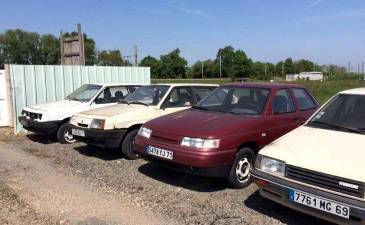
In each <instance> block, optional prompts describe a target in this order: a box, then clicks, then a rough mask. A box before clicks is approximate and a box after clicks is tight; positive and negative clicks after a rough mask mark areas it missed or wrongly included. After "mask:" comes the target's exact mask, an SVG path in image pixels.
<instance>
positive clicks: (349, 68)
mask: <svg viewBox="0 0 365 225" xmlns="http://www.w3.org/2000/svg"><path fill="white" fill-rule="evenodd" d="M347 72H348V73H351V61H349V63H348V65H347Z"/></svg>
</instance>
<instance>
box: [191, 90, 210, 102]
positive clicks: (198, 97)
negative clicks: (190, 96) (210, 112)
mask: <svg viewBox="0 0 365 225" xmlns="http://www.w3.org/2000/svg"><path fill="white" fill-rule="evenodd" d="M212 89H213V88H208V87H194V88H192V90H193V93H194V96H195V99H196V101H197V102H199V101H200V100H202V99H203V98H204V97H205V96H207V95H208V94H209V93H210V92H211V91H212Z"/></svg>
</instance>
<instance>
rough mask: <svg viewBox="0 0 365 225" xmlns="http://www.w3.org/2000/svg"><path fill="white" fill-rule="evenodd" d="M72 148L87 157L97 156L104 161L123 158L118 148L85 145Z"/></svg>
mask: <svg viewBox="0 0 365 225" xmlns="http://www.w3.org/2000/svg"><path fill="white" fill-rule="evenodd" d="M74 149H75V150H76V151H78V152H79V153H80V154H82V155H85V156H87V157H94V158H99V159H102V160H105V161H112V160H118V159H122V158H123V154H122V152H121V150H120V149H103V148H98V147H94V146H87V145H81V146H77V147H75V148H74Z"/></svg>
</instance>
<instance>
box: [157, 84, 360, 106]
mask: <svg viewBox="0 0 365 225" xmlns="http://www.w3.org/2000/svg"><path fill="white" fill-rule="evenodd" d="M230 82H231V79H223V80H220V79H166V80H165V79H164V80H152V83H204V84H224V83H230ZM292 83H296V84H299V85H302V86H304V87H306V88H308V90H310V92H311V93H312V94H313V96H314V97H315V98H316V99H317V100H318V102H320V103H321V104H323V103H324V102H326V101H327V100H328V99H329V98H330V97H332V96H333V95H334V94H336V93H337V92H339V91H343V90H347V89H351V88H357V87H365V81H359V80H336V81H323V82H321V81H294V82H292Z"/></svg>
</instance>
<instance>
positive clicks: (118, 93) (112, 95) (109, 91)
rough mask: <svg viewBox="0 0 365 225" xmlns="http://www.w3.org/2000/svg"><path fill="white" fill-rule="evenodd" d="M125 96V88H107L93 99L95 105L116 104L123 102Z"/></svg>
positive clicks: (126, 92)
mask: <svg viewBox="0 0 365 225" xmlns="http://www.w3.org/2000/svg"><path fill="white" fill-rule="evenodd" d="M127 95H128V90H127V88H126V87H125V86H116V87H108V88H105V89H104V90H103V91H102V92H101V93H100V94H99V96H98V97H97V98H96V99H95V104H108V103H116V102H119V101H121V100H123V98H124V97H125V96H127Z"/></svg>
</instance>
